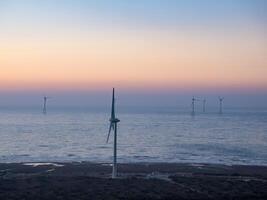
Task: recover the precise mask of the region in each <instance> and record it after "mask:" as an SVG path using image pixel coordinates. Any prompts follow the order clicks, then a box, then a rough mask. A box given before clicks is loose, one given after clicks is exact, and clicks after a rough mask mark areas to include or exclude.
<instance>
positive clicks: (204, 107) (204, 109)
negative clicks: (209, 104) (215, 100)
mask: <svg viewBox="0 0 267 200" xmlns="http://www.w3.org/2000/svg"><path fill="white" fill-rule="evenodd" d="M204 112H206V99H203V113H204Z"/></svg>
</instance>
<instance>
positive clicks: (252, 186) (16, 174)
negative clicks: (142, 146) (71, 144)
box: [0, 162, 267, 199]
mask: <svg viewBox="0 0 267 200" xmlns="http://www.w3.org/2000/svg"><path fill="white" fill-rule="evenodd" d="M111 171H112V166H111V165H110V164H103V163H102V164H100V163H90V162H69V163H43V162H42V163H2V164H0V199H267V167H266V166H247V165H217V164H185V163H129V164H119V165H118V172H119V177H118V178H116V179H111Z"/></svg>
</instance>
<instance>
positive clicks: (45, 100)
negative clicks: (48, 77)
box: [43, 96, 50, 114]
mask: <svg viewBox="0 0 267 200" xmlns="http://www.w3.org/2000/svg"><path fill="white" fill-rule="evenodd" d="M49 98H50V97H47V96H44V106H43V114H46V113H47V112H46V104H47V99H49Z"/></svg>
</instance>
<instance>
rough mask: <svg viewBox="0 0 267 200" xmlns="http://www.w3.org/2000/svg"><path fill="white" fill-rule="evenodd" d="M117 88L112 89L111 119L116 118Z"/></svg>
mask: <svg viewBox="0 0 267 200" xmlns="http://www.w3.org/2000/svg"><path fill="white" fill-rule="evenodd" d="M114 96H115V89H114V88H113V91H112V105H111V119H115V97H114Z"/></svg>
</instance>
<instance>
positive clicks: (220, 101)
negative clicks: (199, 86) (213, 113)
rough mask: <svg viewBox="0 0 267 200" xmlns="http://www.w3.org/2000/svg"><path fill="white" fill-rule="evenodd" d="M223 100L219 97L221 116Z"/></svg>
mask: <svg viewBox="0 0 267 200" xmlns="http://www.w3.org/2000/svg"><path fill="white" fill-rule="evenodd" d="M223 100H224V98H223V97H219V101H220V110H219V113H220V114H222V102H223Z"/></svg>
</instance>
